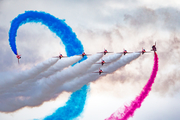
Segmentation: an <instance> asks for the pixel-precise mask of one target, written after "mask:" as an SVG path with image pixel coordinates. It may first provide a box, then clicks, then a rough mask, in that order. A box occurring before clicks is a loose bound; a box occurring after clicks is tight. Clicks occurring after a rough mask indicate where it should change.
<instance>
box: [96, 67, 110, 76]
mask: <svg viewBox="0 0 180 120" xmlns="http://www.w3.org/2000/svg"><path fill="white" fill-rule="evenodd" d="M93 73H99V75H101V73H107V72H103V71H102V70H101V69H100V68H99V72H93Z"/></svg>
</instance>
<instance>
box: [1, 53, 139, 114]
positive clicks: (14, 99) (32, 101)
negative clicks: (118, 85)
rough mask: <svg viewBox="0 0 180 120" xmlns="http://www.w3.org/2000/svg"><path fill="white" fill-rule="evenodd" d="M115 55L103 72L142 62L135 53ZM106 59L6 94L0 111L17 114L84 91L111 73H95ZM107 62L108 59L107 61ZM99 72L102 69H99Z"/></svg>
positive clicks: (110, 71) (93, 59) (80, 66)
mask: <svg viewBox="0 0 180 120" xmlns="http://www.w3.org/2000/svg"><path fill="white" fill-rule="evenodd" d="M120 56H121V55H112V56H110V58H109V59H111V60H114V62H112V63H111V64H107V65H105V66H103V71H104V72H108V73H112V72H114V71H115V70H117V69H118V68H120V67H122V66H124V65H126V64H128V63H130V62H131V61H132V60H134V59H136V58H138V57H139V56H140V53H132V54H129V55H126V56H122V57H121V58H120V59H119V60H118V58H119V57H120ZM101 57H102V54H100V55H99V54H96V55H94V56H92V57H89V58H88V59H87V60H85V61H83V62H81V63H78V64H76V65H74V66H73V67H69V68H67V69H63V70H62V71H60V72H59V71H58V72H56V73H55V74H52V75H50V76H49V77H47V78H42V79H40V80H38V81H36V82H33V83H32V85H30V86H31V87H30V88H29V89H22V91H18V92H16V93H5V94H3V95H0V104H1V106H0V111H2V112H13V111H15V110H18V109H20V108H22V107H25V106H32V107H33V106H39V105H41V104H42V103H43V102H45V101H49V100H52V99H55V98H57V97H58V95H59V94H60V93H61V92H62V91H69V92H74V91H76V90H78V89H80V88H81V87H82V86H83V85H84V84H88V83H89V82H91V81H95V80H97V79H98V78H99V77H101V76H104V75H106V74H108V73H102V74H101V75H99V74H98V73H92V72H90V71H93V70H94V68H95V67H92V66H94V65H96V66H98V67H96V68H99V65H97V64H93V63H96V61H97V60H99V59H100V58H101ZM106 60H107V59H106ZM97 71H98V69H97Z"/></svg>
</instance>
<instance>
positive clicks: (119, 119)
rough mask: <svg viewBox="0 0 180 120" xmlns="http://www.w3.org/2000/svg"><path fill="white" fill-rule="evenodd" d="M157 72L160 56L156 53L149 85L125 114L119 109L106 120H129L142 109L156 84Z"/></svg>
mask: <svg viewBox="0 0 180 120" xmlns="http://www.w3.org/2000/svg"><path fill="white" fill-rule="evenodd" d="M157 71H158V56H157V54H156V52H154V66H153V71H152V73H151V77H150V78H149V80H148V82H147V84H146V85H145V86H144V88H143V90H142V91H141V93H140V95H139V96H137V97H136V98H135V100H134V101H132V102H131V104H130V106H125V108H124V112H123V113H121V112H120V110H119V109H118V110H117V111H116V112H115V113H113V114H112V115H111V116H110V117H109V118H107V119H105V120H127V119H128V118H129V117H132V116H133V114H134V112H135V110H136V109H137V108H140V107H141V103H142V102H143V101H144V99H145V98H146V97H147V96H148V94H149V92H150V91H151V86H152V84H153V83H154V80H155V77H156V74H157Z"/></svg>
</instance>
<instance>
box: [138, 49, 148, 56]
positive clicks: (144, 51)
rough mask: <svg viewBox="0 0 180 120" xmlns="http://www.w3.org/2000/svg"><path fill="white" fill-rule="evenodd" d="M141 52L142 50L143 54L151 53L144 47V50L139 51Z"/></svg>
mask: <svg viewBox="0 0 180 120" xmlns="http://www.w3.org/2000/svg"><path fill="white" fill-rule="evenodd" d="M139 52H141V53H142V55H143V54H144V53H150V51H146V50H145V49H143V48H142V51H139Z"/></svg>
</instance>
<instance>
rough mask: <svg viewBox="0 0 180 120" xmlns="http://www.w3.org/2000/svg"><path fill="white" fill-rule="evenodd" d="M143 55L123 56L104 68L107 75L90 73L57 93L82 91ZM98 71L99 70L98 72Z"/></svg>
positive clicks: (68, 83)
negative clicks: (82, 88) (86, 86)
mask: <svg viewBox="0 0 180 120" xmlns="http://www.w3.org/2000/svg"><path fill="white" fill-rule="evenodd" d="M140 55H141V53H132V54H128V55H125V56H122V57H121V58H120V59H119V60H117V61H115V62H113V63H111V64H110V65H108V66H103V71H104V72H107V73H101V75H99V74H98V73H91V72H90V73H89V74H86V75H84V76H81V77H79V78H75V79H73V80H71V81H70V82H67V83H65V84H64V85H63V86H62V87H60V88H59V89H58V90H57V91H56V94H57V93H60V92H62V91H68V92H74V91H76V90H78V89H80V88H81V87H82V86H83V85H85V84H88V83H89V82H92V81H95V80H97V79H98V78H99V77H101V76H105V75H107V74H108V73H113V72H114V71H116V70H117V69H119V68H121V67H123V66H125V65H126V64H128V63H130V62H131V61H133V60H135V59H137V58H138V57H139V56H140ZM97 71H98V70H97Z"/></svg>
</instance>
